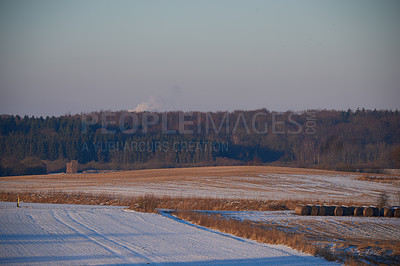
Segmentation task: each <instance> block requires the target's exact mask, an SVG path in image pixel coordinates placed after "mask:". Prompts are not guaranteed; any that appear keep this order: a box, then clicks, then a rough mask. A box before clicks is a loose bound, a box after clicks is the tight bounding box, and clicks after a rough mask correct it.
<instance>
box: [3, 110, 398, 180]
mask: <svg viewBox="0 0 400 266" xmlns="http://www.w3.org/2000/svg"><path fill="white" fill-rule="evenodd" d="M0 160H1V163H0V175H2V176H6V175H24V174H44V173H54V172H65V163H66V162H68V161H70V160H78V162H79V169H80V171H83V170H89V169H97V170H99V169H103V170H133V169H145V168H167V167H190V166H212V165H285V166H293V167H310V168H320V169H335V170H343V171H359V172H379V171H381V170H382V169H385V168H398V167H400V114H399V111H398V110H396V111H391V110H365V109H357V110H350V109H349V110H347V111H336V110H307V111H304V112H290V111H288V112H283V113H282V112H281V113H278V112H271V111H268V110H266V109H259V110H253V111H234V112H208V113H205V112H190V113H185V112H163V113H156V112H152V113H150V112H143V113H130V112H127V111H119V112H111V111H99V112H93V113H85V114H79V115H78V114H77V115H64V116H60V117H45V118H44V117H28V116H24V117H20V116H18V115H17V116H13V115H1V117H0Z"/></svg>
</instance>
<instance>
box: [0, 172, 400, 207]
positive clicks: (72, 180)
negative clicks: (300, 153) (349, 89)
mask: <svg viewBox="0 0 400 266" xmlns="http://www.w3.org/2000/svg"><path fill="white" fill-rule="evenodd" d="M224 169H225V170H226V171H230V170H229V169H230V168H229V167H225V168H222V170H221V169H220V168H205V169H204V170H202V169H190V170H186V169H174V170H171V169H169V170H165V174H162V173H163V172H164V170H163V171H162V170H158V171H156V170H154V171H153V172H155V176H151V177H149V176H148V175H149V173H152V170H144V171H127V172H117V173H104V174H87V175H86V174H77V175H67V176H65V175H61V176H54V175H43V176H31V177H29V176H21V177H1V178H0V187H2V189H3V190H5V191H16V192H19V191H21V192H22V191H27V192H44V193H48V192H50V193H51V192H58V191H60V192H71V193H80V192H84V193H93V194H97V195H98V194H102V195H122V196H142V195H146V194H153V195H158V196H172V197H207V198H227V199H260V200H290V199H293V200H307V201H313V200H320V201H326V202H330V201H335V202H346V201H358V202H360V203H362V204H375V203H376V201H377V198H378V197H379V195H380V193H381V192H383V191H384V192H386V193H387V195H389V196H390V197H391V200H392V201H393V200H394V195H396V193H398V192H399V190H400V184H399V183H394V184H390V183H378V182H369V181H362V180H357V178H358V177H359V176H360V174H355V173H354V174H353V173H351V174H350V173H342V172H326V171H321V170H311V169H307V170H303V169H299V170H298V173H297V170H290V171H292V172H290V173H280V172H279V171H278V170H279V169H278V170H271V169H270V168H268V167H256V168H254V169H253V168H249V172H248V173H247V172H243V171H244V170H243V169H247V168H246V167H244V168H241V167H236V168H235V167H232V169H238V171H241V172H240V173H238V174H237V175H234V174H232V172H228V173H227V174H226V175H225V174H223V173H222V174H221V172H219V171H223V170H224ZM252 169H253V170H252ZM283 169H285V168H283ZM185 171H187V172H188V173H187V174H186V173H185ZM190 171H192V172H190ZM197 171H198V172H197ZM201 171H204V173H202V172H201ZM274 171H275V172H274ZM305 171H306V173H304V172H305ZM175 174H177V175H179V176H175ZM213 174H214V176H213ZM142 175H143V176H144V177H143V176H142Z"/></svg>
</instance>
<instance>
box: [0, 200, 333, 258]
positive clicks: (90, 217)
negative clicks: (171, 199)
mask: <svg viewBox="0 0 400 266" xmlns="http://www.w3.org/2000/svg"><path fill="white" fill-rule="evenodd" d="M0 264H18V265H21V264H36V265H55V264H57V265H60V264H64V265H88V264H92V265H93V264H135V265H138V264H161V265H311V264H318V265H321V264H331V263H330V262H327V261H325V260H323V259H321V258H317V257H313V256H310V255H306V254H303V253H300V252H298V251H295V250H293V249H290V248H288V247H285V246H279V245H268V244H261V243H257V242H254V241H251V240H248V239H243V238H238V237H235V236H231V235H226V234H222V233H220V232H217V231H213V230H210V229H206V228H201V227H198V226H193V225H190V224H188V223H186V222H182V221H179V220H176V219H175V220H174V219H170V218H168V217H163V216H161V215H158V214H150V213H138V212H131V211H124V210H123V207H112V206H88V205H56V204H28V203H23V204H22V207H21V208H17V207H16V204H15V203H8V202H0Z"/></svg>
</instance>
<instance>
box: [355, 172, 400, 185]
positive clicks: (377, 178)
mask: <svg viewBox="0 0 400 266" xmlns="http://www.w3.org/2000/svg"><path fill="white" fill-rule="evenodd" d="M356 179H357V180H360V181H369V182H378V183H389V184H398V183H400V177H399V176H392V175H383V174H381V175H371V174H364V175H359V176H357V178H356Z"/></svg>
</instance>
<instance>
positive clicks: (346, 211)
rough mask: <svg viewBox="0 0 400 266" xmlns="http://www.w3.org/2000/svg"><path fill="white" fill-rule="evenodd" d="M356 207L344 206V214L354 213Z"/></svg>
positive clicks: (350, 214)
mask: <svg viewBox="0 0 400 266" xmlns="http://www.w3.org/2000/svg"><path fill="white" fill-rule="evenodd" d="M354 209H355V208H354V207H343V215H345V216H352V215H354Z"/></svg>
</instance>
